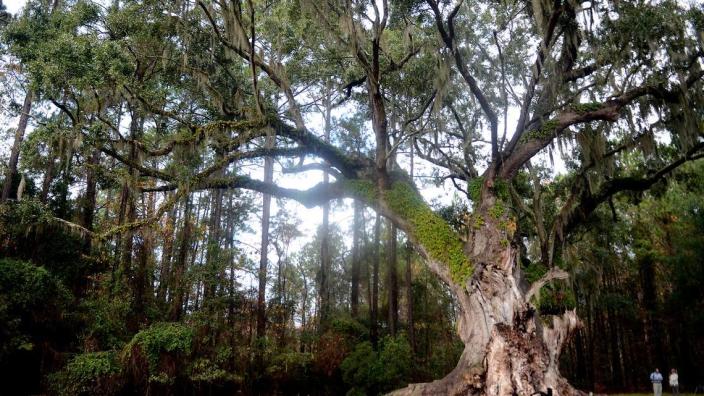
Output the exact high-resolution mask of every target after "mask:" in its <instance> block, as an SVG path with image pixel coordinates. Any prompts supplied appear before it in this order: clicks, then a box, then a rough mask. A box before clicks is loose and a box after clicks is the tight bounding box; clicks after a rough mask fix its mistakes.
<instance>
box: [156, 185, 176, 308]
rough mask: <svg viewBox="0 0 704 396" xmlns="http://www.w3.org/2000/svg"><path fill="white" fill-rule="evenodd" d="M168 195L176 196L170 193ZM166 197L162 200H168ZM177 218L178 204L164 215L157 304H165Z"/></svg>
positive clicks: (168, 197)
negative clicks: (164, 223)
mask: <svg viewBox="0 0 704 396" xmlns="http://www.w3.org/2000/svg"><path fill="white" fill-rule="evenodd" d="M170 194H176V193H175V192H172V193H170ZM170 198H171V196H170V195H167V196H166V197H165V198H164V199H170ZM177 216H178V203H176V204H174V206H173V208H172V209H171V210H169V212H168V213H167V214H166V225H165V227H164V228H163V229H162V233H163V237H162V238H163V240H164V243H163V246H162V254H161V265H160V267H159V286H158V287H157V292H156V299H157V301H158V303H159V304H162V303H163V304H166V303H167V301H166V296H167V292H168V288H169V282H168V280H169V277H170V276H171V265H172V258H173V254H174V252H173V250H174V237H175V235H176V222H177V219H176V218H177Z"/></svg>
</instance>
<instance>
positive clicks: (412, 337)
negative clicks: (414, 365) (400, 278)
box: [406, 242, 416, 354]
mask: <svg viewBox="0 0 704 396" xmlns="http://www.w3.org/2000/svg"><path fill="white" fill-rule="evenodd" d="M412 256H413V246H412V245H411V243H410V242H408V243H407V244H406V315H407V316H408V342H409V343H410V344H411V349H412V350H413V353H414V354H415V352H416V331H415V325H414V323H413V274H412V269H413V268H412V264H413V261H412Z"/></svg>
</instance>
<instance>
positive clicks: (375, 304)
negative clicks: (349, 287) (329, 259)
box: [369, 213, 381, 345]
mask: <svg viewBox="0 0 704 396" xmlns="http://www.w3.org/2000/svg"><path fill="white" fill-rule="evenodd" d="M380 234H381V216H380V215H379V214H378V213H377V215H376V220H375V221H374V242H373V246H372V301H371V308H370V312H369V318H370V319H369V320H370V322H371V325H370V337H369V338H371V340H372V343H373V344H374V345H376V343H377V340H378V338H379V322H378V315H379V244H380V243H381V240H380V238H381V235H380Z"/></svg>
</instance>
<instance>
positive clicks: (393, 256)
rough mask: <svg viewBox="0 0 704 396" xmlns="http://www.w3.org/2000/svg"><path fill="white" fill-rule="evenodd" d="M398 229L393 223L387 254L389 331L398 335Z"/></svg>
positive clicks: (393, 334)
mask: <svg viewBox="0 0 704 396" xmlns="http://www.w3.org/2000/svg"><path fill="white" fill-rule="evenodd" d="M397 237H398V231H397V228H396V225H394V224H391V227H390V231H389V245H388V250H387V251H388V255H387V264H386V265H387V271H388V272H387V279H388V292H389V319H388V320H389V332H391V335H392V336H396V332H397V331H398V268H397V264H398V263H397V261H398V260H397V253H398V252H397V250H398V242H397Z"/></svg>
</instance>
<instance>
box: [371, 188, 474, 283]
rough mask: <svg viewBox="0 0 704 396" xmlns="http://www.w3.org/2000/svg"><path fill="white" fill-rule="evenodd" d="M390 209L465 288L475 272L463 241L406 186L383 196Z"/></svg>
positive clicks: (453, 278) (433, 257)
mask: <svg viewBox="0 0 704 396" xmlns="http://www.w3.org/2000/svg"><path fill="white" fill-rule="evenodd" d="M385 198H386V202H387V203H388V205H389V207H390V209H391V210H392V211H394V212H395V213H396V214H398V215H399V216H400V217H403V218H404V219H406V220H407V221H408V223H409V224H410V226H411V229H410V230H409V232H410V233H412V235H413V237H415V239H417V240H418V242H419V243H420V244H422V245H423V247H425V249H426V250H427V252H428V254H429V255H430V258H431V259H433V260H437V261H440V262H442V263H444V264H446V265H447V266H448V268H449V269H450V276H451V277H452V280H453V281H454V282H457V283H459V284H464V283H465V282H466V281H467V280H468V279H469V277H471V276H472V273H473V272H474V267H473V266H472V263H471V262H470V260H469V258H467V256H466V255H465V252H464V249H463V244H462V241H461V240H460V238H459V236H458V235H457V234H456V233H455V232H454V231H453V230H452V229H451V228H450V226H449V225H448V224H447V223H446V222H445V221H444V220H443V219H442V218H441V217H440V216H438V215H437V214H436V213H434V212H433V211H432V210H431V209H430V208H429V207H428V205H427V204H426V203H425V202H424V201H423V199H422V198H421V197H420V195H419V194H418V193H417V192H416V191H414V190H413V188H412V187H411V186H409V185H408V184H406V183H401V182H396V183H394V184H393V185H392V187H391V189H390V190H388V191H386V192H385Z"/></svg>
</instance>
